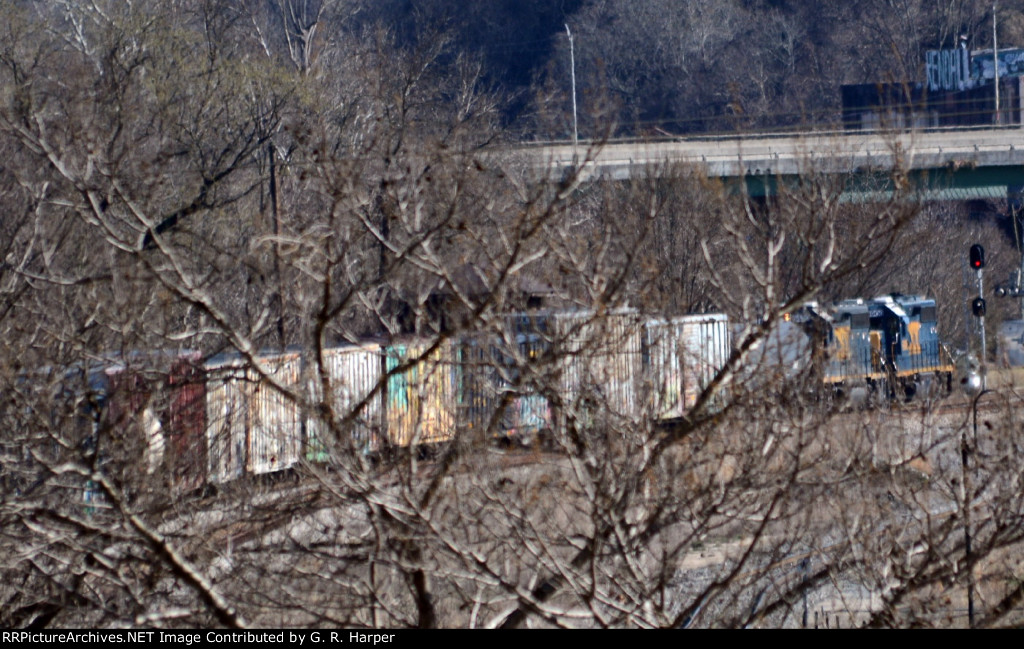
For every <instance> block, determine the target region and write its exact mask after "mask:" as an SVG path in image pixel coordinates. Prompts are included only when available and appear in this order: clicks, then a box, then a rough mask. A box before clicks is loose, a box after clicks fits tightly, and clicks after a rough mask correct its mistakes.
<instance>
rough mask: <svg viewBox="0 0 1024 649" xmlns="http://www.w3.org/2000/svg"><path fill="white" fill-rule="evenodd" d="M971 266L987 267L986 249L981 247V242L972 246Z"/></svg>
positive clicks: (976, 267) (974, 267)
mask: <svg viewBox="0 0 1024 649" xmlns="http://www.w3.org/2000/svg"><path fill="white" fill-rule="evenodd" d="M970 257H971V268H973V269H975V270H981V269H982V268H984V267H985V249H984V248H983V247H981V244H979V243H976V244H974V245H973V246H971V254H970Z"/></svg>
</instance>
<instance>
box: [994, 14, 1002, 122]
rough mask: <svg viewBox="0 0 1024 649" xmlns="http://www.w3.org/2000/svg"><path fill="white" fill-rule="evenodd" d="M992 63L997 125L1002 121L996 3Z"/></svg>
mask: <svg viewBox="0 0 1024 649" xmlns="http://www.w3.org/2000/svg"><path fill="white" fill-rule="evenodd" d="M992 63H993V69H994V71H995V82H996V126H998V125H999V124H1000V123H1001V121H1000V119H999V40H998V38H997V37H996V3H994V2H993V3H992Z"/></svg>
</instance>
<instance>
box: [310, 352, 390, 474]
mask: <svg viewBox="0 0 1024 649" xmlns="http://www.w3.org/2000/svg"><path fill="white" fill-rule="evenodd" d="M323 361H324V374H325V376H323V377H322V378H323V379H326V387H327V391H326V392H325V390H324V381H322V380H320V379H321V377H320V376H319V374H318V373H317V372H314V371H311V372H310V373H309V374H310V378H309V392H308V393H309V395H310V396H311V397H312V400H313V403H314V404H315V403H319V402H321V401H323V402H324V403H325V404H326V405H328V406H329V407H330V410H331V412H332V413H333V415H334V417H335V419H336V421H339V422H341V425H342V430H343V431H344V434H343V435H342V439H340V440H338V441H339V442H341V447H340V448H342V449H344V448H349V449H352V450H355V451H358V452H362V453H369V452H373V451H375V450H378V449H379V448H380V441H381V437H380V433H381V423H382V422H381V416H382V415H381V412H382V411H381V404H382V403H383V395H384V390H383V389H381V388H382V386H380V385H379V384H380V381H381V377H383V376H384V374H383V369H384V368H383V364H384V356H383V349H382V348H381V346H380V345H379V344H377V343H365V344H361V345H346V346H343V347H332V348H328V349H324V350H323ZM325 394H326V395H328V397H327V398H324V395H325ZM330 446H331V443H330V440H329V439H328V435H327V428H326V427H325V425H324V422H323V420H322V419H321V417H320V416H318V415H317V414H316V413H315V412H311V413H309V414H308V416H307V418H306V445H305V454H306V459H307V460H309V461H311V462H324V461H326V460H327V459H328V457H329V455H330V453H329V449H330Z"/></svg>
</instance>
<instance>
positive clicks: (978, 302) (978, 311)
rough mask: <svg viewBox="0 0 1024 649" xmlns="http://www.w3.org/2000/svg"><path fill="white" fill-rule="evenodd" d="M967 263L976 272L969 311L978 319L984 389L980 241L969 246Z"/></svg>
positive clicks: (982, 254)
mask: <svg viewBox="0 0 1024 649" xmlns="http://www.w3.org/2000/svg"><path fill="white" fill-rule="evenodd" d="M968 257H969V260H970V261H969V263H970V266H971V268H973V269H974V270H975V271H976V272H977V273H978V297H976V298H974V299H973V300H971V313H973V314H974V317H975V318H977V319H978V325H979V328H980V329H981V354H980V356H979V358H980V359H981V388H982V390H984V389H985V349H986V347H985V297H984V296H985V286H984V281H983V275H984V270H985V248H983V247H982V246H981V244H980V243H976V244H974V245H973V246H971V250H970V253H969V255H968Z"/></svg>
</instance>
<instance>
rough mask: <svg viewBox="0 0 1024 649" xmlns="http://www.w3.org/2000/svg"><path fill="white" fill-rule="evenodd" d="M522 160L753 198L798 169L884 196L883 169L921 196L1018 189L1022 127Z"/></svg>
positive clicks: (643, 148)
mask: <svg viewBox="0 0 1024 649" xmlns="http://www.w3.org/2000/svg"><path fill="white" fill-rule="evenodd" d="M524 152H525V153H527V155H528V156H529V158H530V160H531V162H530V164H531V166H532V167H533V168H534V169H537V170H538V171H540V172H541V173H542V174H547V175H548V177H562V176H564V174H565V173H566V172H567V171H568V170H569V169H572V168H576V167H582V171H583V174H584V176H585V177H586V178H587V179H593V178H608V179H617V180H623V179H627V178H630V177H631V176H634V175H636V174H650V173H655V174H657V173H661V172H663V170H665V169H667V168H670V167H671V166H673V165H688V166H692V167H694V168H697V169H700V170H701V171H702V172H703V173H705V174H707V176H708V177H711V178H721V179H723V180H725V181H726V183H727V184H728V183H735V181H736V180H738V179H744V181H745V182H746V185H747V191H748V192H749V193H750V194H751V195H754V196H764V195H770V194H773V193H775V192H776V191H778V188H779V185H780V183H786V182H787V181H792V180H795V179H796V178H798V177H800V176H807V175H808V174H842V175H846V176H848V178H849V179H848V180H847V182H846V184H845V189H844V194H846V196H847V197H848V198H850V199H852V200H858V199H860V200H871V199H872V198H874V197H875V196H873V195H874V194H878V193H881V194H882V195H889V194H891V192H892V190H893V188H894V185H893V173H892V172H893V170H899V171H900V174H899V176H900V177H901V178H906V179H907V181H909V183H910V187H911V189H912V190H913V191H915V192H917V194H918V195H920V196H921V198H923V199H925V200H965V199H970V198H1007V197H1008V196H1018V195H1019V194H1020V193H1021V189H1022V188H1024V130H1022V129H1020V128H999V129H997V128H986V129H960V130H929V131H906V132H860V131H857V132H833V133H805V134H789V135H736V136H727V137H692V138H685V139H678V140H663V141H651V142H642V141H630V142H612V143H607V144H604V145H603V146H599V145H593V144H590V143H583V142H581V143H580V144H579V145H578V146H573V145H572V144H571V143H569V144H548V145H538V146H532V147H527V148H526V149H525V150H524Z"/></svg>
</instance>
